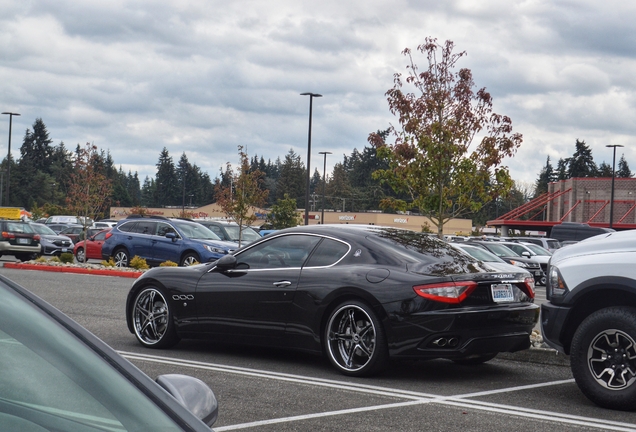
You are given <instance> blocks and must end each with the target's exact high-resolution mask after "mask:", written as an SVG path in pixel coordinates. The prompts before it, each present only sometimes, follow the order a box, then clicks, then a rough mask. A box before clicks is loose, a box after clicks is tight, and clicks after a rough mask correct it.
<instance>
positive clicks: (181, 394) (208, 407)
mask: <svg viewBox="0 0 636 432" xmlns="http://www.w3.org/2000/svg"><path fill="white" fill-rule="evenodd" d="M155 381H156V382H157V384H159V385H160V386H161V387H163V388H164V390H166V391H167V392H168V393H170V394H171V395H172V397H174V398H175V399H176V400H177V402H179V403H180V404H181V405H183V406H184V407H185V408H187V409H188V411H190V412H191V413H192V414H194V415H195V416H196V417H197V418H199V419H200V420H201V421H203V422H204V423H205V424H206V425H208V426H212V425H213V424H214V422H216V419H217V417H218V415H219V404H218V402H217V400H216V396H214V392H213V391H212V389H210V387H208V385H207V384H206V383H204V382H203V381H201V380H200V379H197V378H194V377H191V376H188V375H181V374H166V375H160V376H158V377H157V379H156V380H155Z"/></svg>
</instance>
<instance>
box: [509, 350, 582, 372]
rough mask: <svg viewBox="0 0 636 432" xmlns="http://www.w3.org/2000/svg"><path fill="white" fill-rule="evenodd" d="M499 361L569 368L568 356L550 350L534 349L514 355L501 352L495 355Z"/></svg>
mask: <svg viewBox="0 0 636 432" xmlns="http://www.w3.org/2000/svg"><path fill="white" fill-rule="evenodd" d="M497 358H498V359H501V360H512V361H518V362H525V363H539V364H545V365H551V366H565V367H570V356H567V355H565V354H562V353H560V352H558V351H557V350H555V349H552V348H534V347H530V348H529V349H527V350H523V351H517V352H514V353H509V352H502V353H499V354H498V355H497Z"/></svg>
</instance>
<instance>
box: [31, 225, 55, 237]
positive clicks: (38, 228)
mask: <svg viewBox="0 0 636 432" xmlns="http://www.w3.org/2000/svg"><path fill="white" fill-rule="evenodd" d="M31 227H33V229H34V230H35V232H36V233H38V234H44V235H57V234H55V231H53V230H52V229H51V228H49V227H47V226H46V225H39V224H31Z"/></svg>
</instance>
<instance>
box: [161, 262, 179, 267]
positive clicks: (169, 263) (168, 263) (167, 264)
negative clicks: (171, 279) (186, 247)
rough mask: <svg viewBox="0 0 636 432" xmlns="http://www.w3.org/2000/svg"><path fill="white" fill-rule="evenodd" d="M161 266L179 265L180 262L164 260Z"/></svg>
mask: <svg viewBox="0 0 636 432" xmlns="http://www.w3.org/2000/svg"><path fill="white" fill-rule="evenodd" d="M159 267H179V264H177V263H176V262H174V261H164V262H162V263H161V264H159Z"/></svg>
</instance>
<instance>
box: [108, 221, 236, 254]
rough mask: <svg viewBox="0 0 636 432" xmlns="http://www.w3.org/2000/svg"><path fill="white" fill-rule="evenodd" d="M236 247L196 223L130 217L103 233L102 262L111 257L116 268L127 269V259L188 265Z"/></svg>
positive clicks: (230, 250)
mask: <svg viewBox="0 0 636 432" xmlns="http://www.w3.org/2000/svg"><path fill="white" fill-rule="evenodd" d="M236 248H237V245H236V244H235V243H231V242H224V241H221V239H219V237H218V236H217V235H215V234H214V233H213V232H212V231H210V230H209V229H207V228H206V227H204V226H203V225H201V224H198V223H196V222H192V221H188V220H183V219H168V218H165V217H161V216H150V217H139V216H136V217H132V218H131V217H129V218H127V219H125V220H123V221H122V222H120V223H119V224H117V225H116V226H115V227H113V229H112V230H111V231H110V232H109V233H108V234H106V240H105V241H104V244H103V245H102V259H104V260H108V259H110V258H111V257H113V258H114V260H115V264H116V265H117V266H118V267H127V266H128V265H129V264H130V258H132V257H134V256H138V257H140V258H144V259H145V260H146V262H147V263H148V265H158V264H161V263H162V262H165V261H172V262H176V263H177V264H179V265H181V266H187V265H190V264H193V263H195V262H207V261H213V260H216V259H219V258H221V257H222V256H224V255H227V254H229V253H231V252H233V251H234V250H235V249H236Z"/></svg>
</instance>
